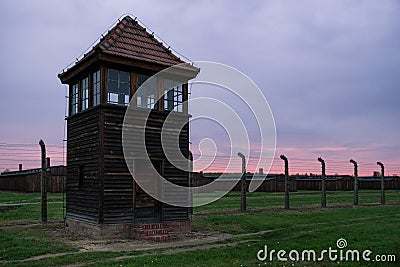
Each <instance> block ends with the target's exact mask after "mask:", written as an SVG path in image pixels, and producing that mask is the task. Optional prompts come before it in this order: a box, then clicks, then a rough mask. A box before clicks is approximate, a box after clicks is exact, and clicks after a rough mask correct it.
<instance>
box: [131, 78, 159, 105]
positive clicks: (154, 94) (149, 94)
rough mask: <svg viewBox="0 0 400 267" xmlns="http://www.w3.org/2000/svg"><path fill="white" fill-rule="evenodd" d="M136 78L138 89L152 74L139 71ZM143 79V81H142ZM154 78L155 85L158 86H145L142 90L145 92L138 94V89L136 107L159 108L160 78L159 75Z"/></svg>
mask: <svg viewBox="0 0 400 267" xmlns="http://www.w3.org/2000/svg"><path fill="white" fill-rule="evenodd" d="M136 76H137V78H136V84H137V88H136V90H138V89H139V88H140V87H141V86H142V85H143V84H144V83H146V82H147V80H148V79H150V78H151V77H152V75H147V74H141V73H138V74H137V75H136ZM141 79H143V81H141ZM153 79H156V80H155V86H156V88H152V86H151V85H150V86H144V87H142V89H141V92H143V93H144V94H138V92H137V91H136V107H138V108H144V109H150V110H159V104H158V102H159V90H158V88H159V82H158V81H159V79H158V78H157V77H154V78H153Z"/></svg>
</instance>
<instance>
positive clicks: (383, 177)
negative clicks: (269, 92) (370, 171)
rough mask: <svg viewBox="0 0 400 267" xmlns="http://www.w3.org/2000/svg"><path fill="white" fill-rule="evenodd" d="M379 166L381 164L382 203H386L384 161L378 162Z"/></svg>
mask: <svg viewBox="0 0 400 267" xmlns="http://www.w3.org/2000/svg"><path fill="white" fill-rule="evenodd" d="M376 164H378V165H379V166H381V204H382V205H383V204H385V166H383V163H382V162H379V161H378V162H377V163H376Z"/></svg>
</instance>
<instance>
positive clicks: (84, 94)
mask: <svg viewBox="0 0 400 267" xmlns="http://www.w3.org/2000/svg"><path fill="white" fill-rule="evenodd" d="M80 94H81V101H80V102H81V111H84V110H87V109H88V108H89V77H86V78H84V79H82V80H81V90H80Z"/></svg>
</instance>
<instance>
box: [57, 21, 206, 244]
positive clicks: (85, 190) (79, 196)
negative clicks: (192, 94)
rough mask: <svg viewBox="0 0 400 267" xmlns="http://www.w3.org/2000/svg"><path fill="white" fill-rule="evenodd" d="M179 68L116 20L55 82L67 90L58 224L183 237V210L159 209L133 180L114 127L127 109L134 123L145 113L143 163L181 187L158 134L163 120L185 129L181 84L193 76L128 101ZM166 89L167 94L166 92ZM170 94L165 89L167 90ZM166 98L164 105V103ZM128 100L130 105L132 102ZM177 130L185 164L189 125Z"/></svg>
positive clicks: (136, 29)
mask: <svg viewBox="0 0 400 267" xmlns="http://www.w3.org/2000/svg"><path fill="white" fill-rule="evenodd" d="M181 63H185V62H184V61H182V60H181V59H180V58H178V57H177V56H176V55H174V54H173V53H172V52H171V51H170V50H169V49H168V48H166V47H165V46H164V45H163V44H162V43H160V42H159V41H158V40H157V39H155V38H154V36H153V35H152V34H150V33H149V32H147V31H146V29H145V28H144V27H142V26H141V25H139V24H138V22H137V21H136V20H134V19H132V18H131V17H129V16H126V17H124V18H123V19H122V20H120V21H119V22H118V23H117V24H116V25H115V26H114V27H113V28H112V29H110V30H109V31H108V33H107V34H106V35H105V36H103V37H102V38H101V39H100V41H99V43H98V44H96V45H95V46H94V47H93V48H92V49H91V50H90V51H89V52H88V53H86V54H85V55H84V56H83V58H82V59H80V60H78V61H77V62H76V63H75V64H74V65H73V66H72V67H70V68H69V69H67V70H66V71H63V72H62V73H60V74H59V75H58V77H59V79H60V80H61V82H62V83H63V84H67V85H68V86H69V115H68V117H67V118H66V120H67V185H66V196H67V206H66V209H67V210H66V224H67V226H68V228H69V229H70V230H71V231H73V232H74V231H75V232H85V233H87V234H92V235H96V236H125V237H126V236H131V237H136V238H148V239H154V240H164V239H168V238H169V237H170V236H171V233H174V234H176V233H182V232H187V231H189V230H190V221H189V212H190V209H189V208H185V207H177V206H171V205H167V204H165V203H161V202H159V201H157V200H156V199H154V198H152V197H151V196H149V195H148V194H147V193H146V192H145V191H143V190H142V189H141V188H140V187H139V186H138V185H137V184H136V183H135V181H134V180H133V178H132V176H131V174H130V172H129V170H128V168H127V165H126V163H125V160H124V155H123V148H122V124H123V119H124V114H125V112H126V109H127V106H128V105H134V108H135V112H136V111H137V114H136V113H135V114H136V115H137V116H139V117H140V116H141V114H142V113H143V110H145V109H151V113H150V116H149V117H148V119H147V120H148V124H151V127H149V129H147V128H146V129H139V130H138V131H146V146H147V145H148V149H149V155H150V159H151V162H152V163H153V165H154V167H155V168H156V170H157V171H158V172H159V173H160V174H162V175H163V177H165V178H166V179H167V180H168V179H170V180H171V181H173V182H174V183H176V184H179V185H184V186H187V185H188V182H189V173H188V172H185V171H182V170H180V169H177V168H176V167H174V166H173V165H172V164H170V162H169V161H168V160H167V159H166V157H165V155H164V154H163V153H162V147H161V141H160V138H161V133H160V132H161V127H163V121H164V120H165V118H166V116H168V114H170V113H171V112H174V113H176V115H177V116H176V117H177V118H180V119H182V120H185V121H188V119H189V115H188V107H187V104H186V103H185V101H186V100H187V99H188V86H187V81H188V80H189V79H192V78H194V77H195V76H196V75H197V73H198V71H199V69H197V68H195V67H192V66H190V64H188V67H186V68H185V69H186V70H185V72H182V73H181V74H179V75H180V77H179V79H180V80H181V81H182V80H184V81H186V82H184V83H183V84H181V85H178V86H175V87H174V81H171V80H163V79H161V78H159V79H158V85H157V86H158V90H147V91H144V92H145V93H144V94H141V95H140V96H137V99H133V101H132V102H131V104H130V100H131V99H132V97H133V95H134V94H135V92H136V90H137V88H139V87H140V86H141V84H142V83H143V82H145V81H146V80H147V79H148V78H149V77H151V76H152V75H154V74H155V73H157V72H159V71H161V70H163V69H166V68H168V67H171V66H174V65H177V64H181ZM167 84H169V85H170V86H171V84H172V87H173V88H172V90H171V91H173V93H172V94H168V93H165V95H164V92H166V89H167V88H166V86H167ZM168 89H170V88H168ZM171 96H172V97H171ZM135 98H136V97H135ZM178 130H179V147H180V150H181V152H182V154H183V155H185V156H186V157H187V158H189V125H188V124H186V125H185V126H184V127H183V128H182V129H178Z"/></svg>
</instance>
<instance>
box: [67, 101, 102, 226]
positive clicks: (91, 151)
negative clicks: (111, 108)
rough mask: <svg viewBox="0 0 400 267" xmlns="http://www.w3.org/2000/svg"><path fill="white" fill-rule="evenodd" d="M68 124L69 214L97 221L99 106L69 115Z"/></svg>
mask: <svg viewBox="0 0 400 267" xmlns="http://www.w3.org/2000/svg"><path fill="white" fill-rule="evenodd" d="M67 127H68V131H67V139H68V143H67V177H68V178H67V183H66V187H67V195H66V197H67V218H74V219H79V220H83V221H88V222H91V223H98V222H99V178H100V174H99V169H100V167H99V166H100V159H99V156H98V155H99V152H100V147H99V144H100V140H99V129H100V106H97V107H94V108H91V109H89V110H87V111H84V112H81V113H78V114H77V115H74V116H71V117H69V118H68V122H67ZM79 165H81V167H82V168H83V183H82V185H81V187H80V186H79Z"/></svg>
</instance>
